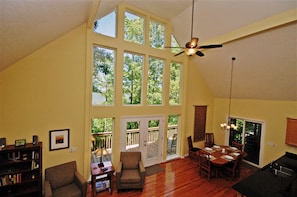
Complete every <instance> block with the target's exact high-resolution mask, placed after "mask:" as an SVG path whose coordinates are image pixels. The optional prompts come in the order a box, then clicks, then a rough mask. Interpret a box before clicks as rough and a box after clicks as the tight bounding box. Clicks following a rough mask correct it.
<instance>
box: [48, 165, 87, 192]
mask: <svg viewBox="0 0 297 197" xmlns="http://www.w3.org/2000/svg"><path fill="white" fill-rule="evenodd" d="M86 192H87V180H86V179H85V178H84V177H83V176H82V175H81V174H80V173H79V172H78V171H77V169H76V161H71V162H67V163H64V164H60V165H57V166H53V167H50V168H47V169H45V182H44V197H68V196H69V197H70V196H71V197H85V196H86Z"/></svg>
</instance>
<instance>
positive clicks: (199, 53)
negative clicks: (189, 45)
mask: <svg viewBox="0 0 297 197" xmlns="http://www.w3.org/2000/svg"><path fill="white" fill-rule="evenodd" d="M196 55H198V56H200V57H203V56H204V53H202V52H201V51H197V52H196Z"/></svg>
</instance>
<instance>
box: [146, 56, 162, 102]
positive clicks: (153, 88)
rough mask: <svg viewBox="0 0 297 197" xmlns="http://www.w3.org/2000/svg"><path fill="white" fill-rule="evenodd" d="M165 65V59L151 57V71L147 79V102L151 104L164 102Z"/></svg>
mask: <svg viewBox="0 0 297 197" xmlns="http://www.w3.org/2000/svg"><path fill="white" fill-rule="evenodd" d="M163 67H164V61H163V60H160V59H156V58H149V73H148V80H147V83H148V85H147V86H148V87H147V91H148V93H147V104H149V105H159V104H162V89H163Z"/></svg>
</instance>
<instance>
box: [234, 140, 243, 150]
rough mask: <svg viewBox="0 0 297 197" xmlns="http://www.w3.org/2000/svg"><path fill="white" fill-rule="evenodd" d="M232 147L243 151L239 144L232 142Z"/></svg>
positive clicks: (241, 145)
mask: <svg viewBox="0 0 297 197" xmlns="http://www.w3.org/2000/svg"><path fill="white" fill-rule="evenodd" d="M232 146H233V147H236V148H238V150H241V151H243V144H240V143H238V142H234V141H233V142H232Z"/></svg>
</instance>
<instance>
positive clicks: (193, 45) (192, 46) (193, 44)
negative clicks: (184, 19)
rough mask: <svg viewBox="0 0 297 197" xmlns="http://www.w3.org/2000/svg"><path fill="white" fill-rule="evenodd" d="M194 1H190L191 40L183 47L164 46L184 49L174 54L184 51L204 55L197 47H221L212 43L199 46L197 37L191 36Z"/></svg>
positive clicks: (188, 53)
mask: <svg viewBox="0 0 297 197" xmlns="http://www.w3.org/2000/svg"><path fill="white" fill-rule="evenodd" d="M194 1H195V0H193V3H192V25H191V41H189V42H187V43H186V44H185V47H173V46H169V47H166V46H165V48H181V49H184V50H183V51H181V52H179V53H177V54H175V55H174V56H178V55H180V54H182V53H186V54H187V55H189V56H192V55H194V54H196V55H198V56H200V57H202V56H204V53H202V52H201V51H200V50H199V49H211V48H219V47H222V46H223V45H222V44H212V45H204V46H199V45H198V40H199V38H196V37H193V20H194Z"/></svg>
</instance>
